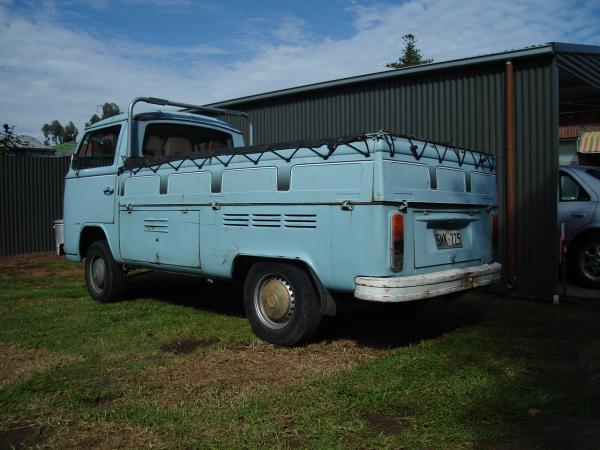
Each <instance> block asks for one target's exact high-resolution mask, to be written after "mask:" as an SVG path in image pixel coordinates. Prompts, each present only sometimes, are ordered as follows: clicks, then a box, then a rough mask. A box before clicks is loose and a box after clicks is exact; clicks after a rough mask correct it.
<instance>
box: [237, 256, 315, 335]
mask: <svg viewBox="0 0 600 450" xmlns="http://www.w3.org/2000/svg"><path fill="white" fill-rule="evenodd" d="M244 306H245V309H246V315H247V316H248V321H249V322H250V325H251V327H252V330H253V331H254V333H255V334H256V335H257V336H258V337H259V338H261V339H263V340H265V341H267V342H269V343H271V344H275V345H281V346H285V347H291V346H294V345H299V344H302V343H304V342H306V341H308V340H309V339H310V338H311V337H312V336H313V335H314V334H315V332H316V331H317V329H318V328H319V325H320V323H321V308H320V302H319V297H318V293H317V290H316V289H315V287H314V284H313V282H312V280H311V279H310V277H309V275H308V274H307V273H306V272H305V271H304V270H302V269H301V268H299V267H297V266H294V265H291V264H286V263H273V262H259V263H256V264H254V265H253V266H252V267H251V268H250V271H249V272H248V276H247V277H246V282H245V284H244Z"/></svg>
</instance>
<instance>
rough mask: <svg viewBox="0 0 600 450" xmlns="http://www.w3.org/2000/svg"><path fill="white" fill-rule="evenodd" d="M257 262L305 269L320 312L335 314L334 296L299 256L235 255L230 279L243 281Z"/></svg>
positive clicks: (328, 314)
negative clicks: (316, 296) (282, 264)
mask: <svg viewBox="0 0 600 450" xmlns="http://www.w3.org/2000/svg"><path fill="white" fill-rule="evenodd" d="M257 262H275V263H286V264H291V265H294V266H296V267H299V268H301V269H302V270H305V271H306V272H307V273H308V274H309V276H310V279H311V280H312V282H313V286H314V288H315V289H316V290H317V292H318V294H319V300H320V302H321V314H323V315H325V316H335V314H336V309H337V308H336V303H335V300H334V298H333V297H332V296H331V294H330V293H329V291H328V290H327V288H326V287H325V286H323V283H321V280H320V279H319V277H318V275H317V273H316V272H315V270H314V269H313V268H312V266H311V265H310V264H309V263H307V262H306V261H304V260H302V259H300V258H285V257H280V258H278V257H268V256H254V255H242V254H241V255H237V256H236V257H235V258H234V260H233V264H232V270H231V275H232V280H233V281H235V282H240V283H243V282H244V280H245V279H246V276H247V275H248V271H249V270H250V267H251V266H252V265H253V264H255V263H257Z"/></svg>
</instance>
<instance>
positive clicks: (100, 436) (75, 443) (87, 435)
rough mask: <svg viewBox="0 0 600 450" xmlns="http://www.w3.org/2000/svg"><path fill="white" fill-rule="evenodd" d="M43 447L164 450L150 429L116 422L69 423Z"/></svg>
mask: <svg viewBox="0 0 600 450" xmlns="http://www.w3.org/2000/svg"><path fill="white" fill-rule="evenodd" d="M44 447H49V448H56V449H66V448H86V449H107V448H113V449H119V448H123V449H126V448H165V446H164V445H163V444H162V443H161V442H160V441H159V440H158V438H157V437H156V436H155V435H154V433H153V432H152V430H151V429H150V428H144V427H137V426H130V425H128V424H122V423H115V422H94V423H89V422H83V421H78V420H77V421H73V422H69V423H68V424H67V426H65V427H64V428H61V429H60V430H57V431H56V432H55V433H54V434H53V435H52V436H51V438H50V439H49V440H48V441H47V442H46V443H45V445H44Z"/></svg>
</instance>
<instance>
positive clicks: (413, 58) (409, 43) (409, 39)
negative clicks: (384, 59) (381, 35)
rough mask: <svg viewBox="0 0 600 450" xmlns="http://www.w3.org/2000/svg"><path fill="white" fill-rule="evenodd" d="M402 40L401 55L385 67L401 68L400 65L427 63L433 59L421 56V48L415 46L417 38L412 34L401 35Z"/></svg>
mask: <svg viewBox="0 0 600 450" xmlns="http://www.w3.org/2000/svg"><path fill="white" fill-rule="evenodd" d="M402 40H403V41H404V49H403V50H402V56H400V58H398V61H395V62H391V63H389V64H386V65H385V67H388V68H390V69H401V68H402V67H409V66H416V65H418V64H429V63H430V62H433V59H431V58H424V57H423V55H422V54H421V50H419V49H418V48H417V38H416V37H415V36H414V34H410V33H409V34H405V35H404V36H402Z"/></svg>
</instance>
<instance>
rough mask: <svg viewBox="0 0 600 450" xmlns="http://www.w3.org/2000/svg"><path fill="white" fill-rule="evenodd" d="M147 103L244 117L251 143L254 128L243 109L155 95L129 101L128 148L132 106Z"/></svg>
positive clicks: (131, 140) (131, 128) (130, 134)
mask: <svg viewBox="0 0 600 450" xmlns="http://www.w3.org/2000/svg"><path fill="white" fill-rule="evenodd" d="M140 102H143V103H149V104H151V105H159V106H175V107H178V108H185V109H187V110H193V111H194V112H198V113H204V114H219V115H225V116H237V117H244V118H245V119H246V120H247V121H248V140H249V144H250V145H253V143H254V142H253V141H254V137H253V134H254V129H253V126H252V121H251V120H250V117H249V116H248V113H246V112H244V111H236V110H235V109H223V108H214V107H211V106H200V105H192V104H190V103H181V102H172V101H171V100H165V99H163V98H156V97H136V98H134V99H133V100H132V101H131V103H129V109H128V114H127V123H128V127H129V148H130V149H132V148H133V132H132V130H133V108H134V107H135V105H136V104H137V103H140Z"/></svg>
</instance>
